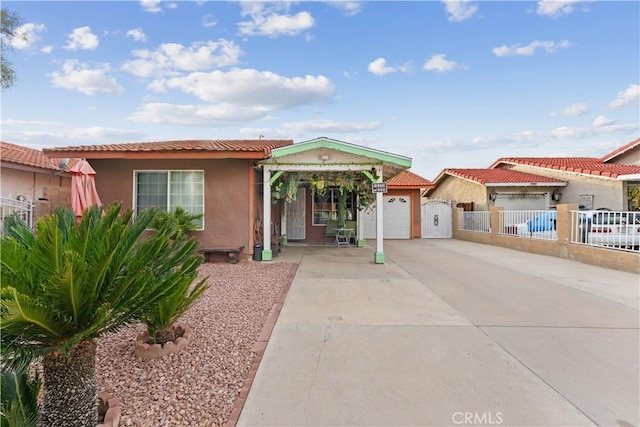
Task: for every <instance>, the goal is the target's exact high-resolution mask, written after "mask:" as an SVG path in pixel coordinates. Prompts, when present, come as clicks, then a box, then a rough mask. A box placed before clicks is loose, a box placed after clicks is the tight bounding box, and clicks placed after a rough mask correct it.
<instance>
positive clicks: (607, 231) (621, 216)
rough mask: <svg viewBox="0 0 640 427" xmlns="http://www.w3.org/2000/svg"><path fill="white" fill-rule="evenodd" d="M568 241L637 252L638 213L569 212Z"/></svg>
mask: <svg viewBox="0 0 640 427" xmlns="http://www.w3.org/2000/svg"><path fill="white" fill-rule="evenodd" d="M570 241H571V243H575V244H581V245H589V246H600V247H604V248H610V249H617V250H623V251H631V252H640V212H631V211H571V233H570Z"/></svg>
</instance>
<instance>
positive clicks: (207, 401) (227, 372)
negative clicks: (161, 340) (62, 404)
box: [97, 260, 298, 427]
mask: <svg viewBox="0 0 640 427" xmlns="http://www.w3.org/2000/svg"><path fill="white" fill-rule="evenodd" d="M297 267H298V266H297V264H290V263H273V264H265V263H260V262H253V261H251V260H245V261H242V262H240V263H238V264H235V265H233V264H218V263H207V264H203V265H202V266H201V267H200V274H201V276H210V277H209V279H208V283H209V284H210V285H211V287H210V288H209V289H208V290H207V291H206V292H205V293H204V295H203V296H202V297H201V298H200V299H199V300H198V301H197V302H196V303H195V304H194V306H193V307H191V309H190V310H189V311H188V312H187V313H186V314H185V315H184V316H183V317H182V318H181V319H180V322H182V323H185V324H187V325H189V326H190V327H191V328H192V336H191V342H190V343H189V345H188V347H187V348H186V349H184V350H182V351H181V352H180V353H176V354H171V355H169V356H166V357H163V358H161V359H155V360H142V359H140V358H138V357H136V356H135V354H134V342H135V339H136V336H137V334H138V333H139V332H143V331H145V327H144V325H141V324H140V325H133V326H130V327H127V328H124V329H121V330H120V331H118V332H116V333H113V334H109V335H107V336H105V337H103V338H101V339H100V341H99V343H98V355H97V371H98V390H99V391H106V392H109V393H111V394H114V395H116V396H118V397H119V398H120V400H121V407H122V418H121V420H120V425H121V426H123V425H124V426H153V427H156V426H207V427H211V426H221V425H223V424H224V423H225V422H227V420H228V419H229V416H230V415H231V412H232V410H233V406H234V403H235V401H236V399H237V397H238V395H239V393H240V389H241V388H242V385H243V382H244V380H245V378H246V377H247V374H248V372H249V369H250V367H251V363H252V361H253V359H254V357H255V353H254V352H253V350H252V349H253V345H254V343H255V342H256V341H257V339H258V336H259V335H260V332H261V330H262V325H263V323H264V322H265V320H266V319H267V317H268V315H269V311H270V310H271V307H272V305H273V303H274V302H275V301H276V299H277V297H278V295H279V294H280V292H281V290H282V289H283V288H284V287H285V285H288V284H289V283H291V281H292V280H293V276H294V275H295V272H296V269H297Z"/></svg>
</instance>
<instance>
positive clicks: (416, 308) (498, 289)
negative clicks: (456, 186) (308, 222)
mask: <svg viewBox="0 0 640 427" xmlns="http://www.w3.org/2000/svg"><path fill="white" fill-rule="evenodd" d="M385 253H386V255H387V263H386V264H383V265H376V264H373V262H372V260H373V251H372V249H370V248H364V249H357V248H349V249H346V248H340V249H337V248H325V247H295V246H289V247H286V248H285V249H284V253H283V256H282V258H281V260H286V258H287V257H295V258H298V259H300V267H299V269H298V272H297V275H296V277H295V279H294V282H293V284H292V286H291V290H290V291H289V295H288V297H287V300H286V302H285V304H284V307H283V309H282V312H281V314H280V317H279V319H278V322H277V323H276V326H275V328H274V330H273V333H272V335H271V338H270V340H269V343H268V346H267V348H266V350H265V353H264V356H263V359H262V363H261V364H260V367H259V369H258V372H257V374H256V377H255V380H254V382H253V386H252V388H251V390H250V392H249V395H248V397H247V400H246V402H245V405H244V409H243V411H242V413H241V416H240V419H239V422H238V425H243V426H285V425H286V426H307V425H314V426H347V425H348V426H400V425H402V426H408V425H411V426H448V425H505V426H586V425H603V426H625V427H628V426H638V424H639V413H640V408H639V403H638V402H639V401H640V384H639V382H640V380H639V377H640V372H639V366H640V338H639V332H640V331H639V324H640V317H639V310H638V307H639V301H640V296H639V282H638V277H637V276H635V275H633V274H630V273H623V272H618V271H613V270H607V269H602V268H599V267H592V266H589V265H585V264H580V263H576V262H572V261H565V260H560V259H557V258H551V257H544V256H537V255H531V254H526V253H523V252H518V251H513V250H509V249H504V248H497V247H491V246H485V245H479V244H475V243H470V242H463V241H457V240H413V241H387V242H385Z"/></svg>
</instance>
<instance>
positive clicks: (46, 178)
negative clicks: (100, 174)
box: [0, 164, 71, 202]
mask: <svg viewBox="0 0 640 427" xmlns="http://www.w3.org/2000/svg"><path fill="white" fill-rule="evenodd" d="M0 183H1V184H0V185H1V190H0V192H1V193H2V197H8V198H13V199H15V198H16V197H17V196H18V195H19V194H21V195H24V196H25V197H26V201H29V202H36V201H38V199H49V197H50V196H52V195H57V194H60V193H61V189H63V190H62V192H63V193H64V192H67V193H68V192H70V191H71V177H70V176H69V175H68V174H64V175H58V176H56V175H54V171H53V170H47V169H39V168H30V167H21V166H19V165H14V166H11V167H10V166H8V165H7V164H3V165H2V167H1V168H0Z"/></svg>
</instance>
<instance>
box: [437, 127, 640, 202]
mask: <svg viewBox="0 0 640 427" xmlns="http://www.w3.org/2000/svg"><path fill="white" fill-rule="evenodd" d="M636 187H640V139H636V140H634V141H631V142H630V143H628V144H626V145H624V146H622V147H620V148H618V149H616V150H614V151H613V152H611V153H609V154H607V155H605V156H603V157H601V158H596V157H502V158H500V159H498V160H496V161H495V162H493V164H492V165H491V166H489V168H488V169H453V168H451V169H444V170H443V171H442V172H440V174H439V175H438V176H437V177H436V179H435V180H434V187H433V188H432V189H429V190H427V191H426V192H425V196H426V197H428V198H430V199H444V200H450V201H452V202H453V205H454V206H458V207H464V208H465V210H489V209H490V208H491V207H492V206H498V207H504V209H507V210H532V209H550V208H551V209H552V208H554V207H555V206H556V205H558V204H560V203H563V204H565V203H575V204H577V205H578V206H579V207H580V209H586V210H588V209H602V208H604V209H611V210H631V208H632V207H631V205H630V201H629V194H630V192H631V190H632V189H633V188H636Z"/></svg>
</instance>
